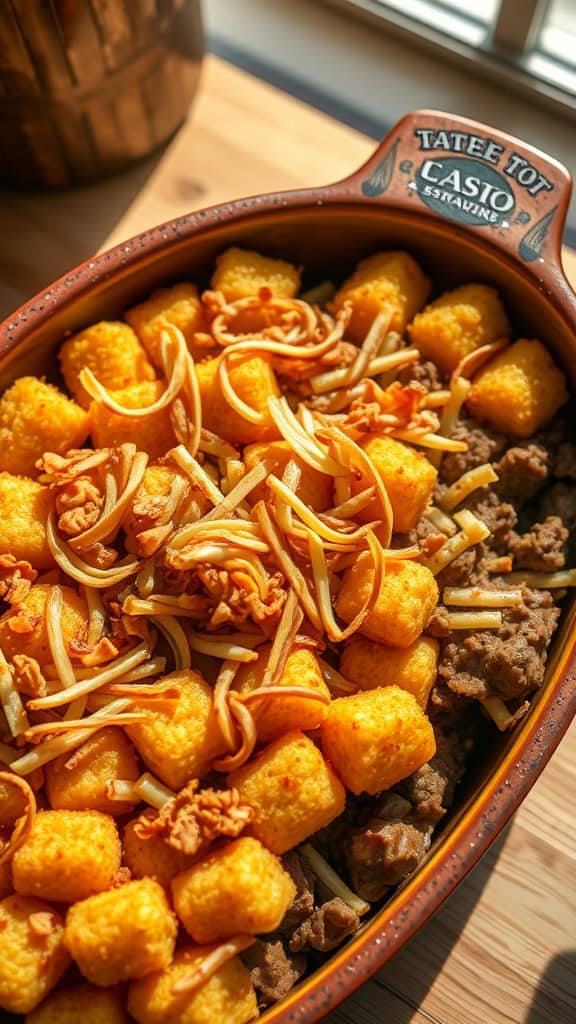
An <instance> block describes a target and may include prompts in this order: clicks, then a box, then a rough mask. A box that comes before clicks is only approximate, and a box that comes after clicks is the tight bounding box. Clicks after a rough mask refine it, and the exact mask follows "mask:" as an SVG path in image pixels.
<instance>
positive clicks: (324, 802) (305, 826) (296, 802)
mask: <svg viewBox="0 0 576 1024" xmlns="http://www.w3.org/2000/svg"><path fill="white" fill-rule="evenodd" d="M228 784H229V785H230V786H231V787H234V788H236V789H237V790H238V791H239V793H240V800H241V803H243V804H249V806H250V807H252V809H253V811H254V820H253V821H252V824H251V826H250V831H251V833H252V834H253V835H254V836H256V838H257V839H259V840H260V842H262V843H264V845H265V846H267V847H268V849H269V850H272V853H285V852H286V850H290V849H291V848H292V847H293V846H297V844H298V843H301V842H303V841H304V839H307V838H308V836H311V835H312V834H313V833H314V832H317V831H318V829H321V828H324V826H325V825H328V824H329V823H330V822H331V821H333V820H334V818H337V817H338V815H339V814H342V811H343V810H344V804H345V800H346V793H345V791H344V788H343V786H342V784H341V783H340V781H339V779H338V778H337V777H336V775H335V774H334V772H333V770H332V768H331V767H330V765H329V764H327V763H326V761H325V760H324V758H323V757H322V754H321V753H320V751H319V750H318V748H317V747H316V746H315V745H314V743H313V742H312V740H311V739H309V738H308V736H305V735H304V734H303V733H302V732H297V731H294V732H289V733H286V734H285V735H284V736H281V737H280V739H277V740H275V741H274V743H271V744H270V745H269V746H268V747H264V750H262V751H261V752H260V754H259V755H258V756H257V757H256V758H254V759H253V760H252V761H249V762H248V764H246V765H244V767H243V768H239V769H238V770H237V771H235V772H232V773H231V774H230V775H229V776H228Z"/></svg>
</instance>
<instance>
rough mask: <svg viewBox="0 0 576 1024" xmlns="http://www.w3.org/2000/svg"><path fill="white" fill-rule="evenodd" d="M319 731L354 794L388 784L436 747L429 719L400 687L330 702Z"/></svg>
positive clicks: (326, 750) (378, 789)
mask: <svg viewBox="0 0 576 1024" xmlns="http://www.w3.org/2000/svg"><path fill="white" fill-rule="evenodd" d="M321 733H322V750H323V751H324V754H325V756H326V757H327V758H328V759H329V760H330V761H331V762H332V764H333V765H334V768H335V769H336V771H337V772H338V774H339V776H340V778H341V779H342V781H343V782H344V784H345V786H346V788H347V789H350V790H351V791H352V792H353V793H356V794H359V793H372V794H375V793H380V792H381V791H382V790H384V789H390V788H391V787H392V786H395V785H396V783H397V782H400V780H401V779H405V778H406V776H407V775H410V774H411V773H412V772H414V771H416V769H417V768H420V766H421V765H423V764H424V763H425V762H426V761H429V760H430V758H431V757H433V756H434V754H435V752H436V741H435V739H434V730H433V729H432V726H431V724H430V722H429V721H428V719H427V718H426V715H425V714H424V712H423V711H422V708H421V707H420V705H419V704H418V702H417V701H416V698H415V697H413V696H412V694H411V693H407V692H406V690H401V689H400V687H399V686H386V687H383V688H378V689H375V690H365V691H363V692H362V693H354V694H352V695H351V696H350V697H339V698H338V699H337V700H334V701H332V704H331V706H330V710H329V712H328V716H327V718H326V719H325V721H324V722H323V724H322V728H321Z"/></svg>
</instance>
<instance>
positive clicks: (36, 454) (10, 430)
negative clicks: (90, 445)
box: [0, 377, 90, 477]
mask: <svg viewBox="0 0 576 1024" xmlns="http://www.w3.org/2000/svg"><path fill="white" fill-rule="evenodd" d="M89 432H90V425H89V423H88V416H87V414H86V412H85V411H84V409H81V408H80V406H79V405H77V404H76V402H73V401H72V399H71V398H67V397H66V395H63V394H62V392H61V391H58V388H55V387H54V385H53V384H47V383H46V382H45V381H43V380H40V379H39V378H38V377H20V378H19V379H18V380H17V381H15V382H14V384H13V385H12V387H11V388H8V390H7V391H5V392H4V394H3V395H2V397H1V398H0V470H2V469H5V470H8V472H9V473H14V474H15V475H18V474H19V473H22V474H24V475H26V476H31V477H36V476H37V475H38V470H37V469H36V462H37V460H38V459H39V458H40V456H41V455H43V454H44V452H57V454H58V455H63V454H64V453H65V452H67V451H68V449H69V448H81V447H82V445H83V444H84V441H85V440H86V438H87V437H88V434H89Z"/></svg>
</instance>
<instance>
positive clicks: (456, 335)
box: [408, 284, 510, 373]
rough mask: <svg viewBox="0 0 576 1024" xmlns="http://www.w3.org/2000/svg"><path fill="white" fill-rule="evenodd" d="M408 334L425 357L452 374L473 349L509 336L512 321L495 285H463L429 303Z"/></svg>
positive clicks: (416, 318)
mask: <svg viewBox="0 0 576 1024" xmlns="http://www.w3.org/2000/svg"><path fill="white" fill-rule="evenodd" d="M408 333H409V335H410V342H411V344H412V345H415V346H416V347H417V348H419V349H420V352H421V354H422V356H423V357H424V359H432V360H433V362H435V363H436V365H437V366H439V367H440V369H441V370H443V371H444V373H451V372H452V370H454V369H455V368H456V366H457V365H458V363H459V362H460V360H461V359H463V358H464V356H467V355H468V354H469V353H470V352H473V351H474V349H476V348H480V346H481V345H490V344H492V342H493V341H497V340H498V339H499V338H506V337H507V336H508V335H509V334H510V322H509V320H508V317H507V316H506V311H505V309H504V306H503V305H502V302H501V300H500V296H499V295H498V292H497V291H496V289H495V288H489V287H488V285H485V284H464V285H462V286H461V287H460V288H455V289H454V291H451V292H445V293H444V295H441V296H440V298H438V299H435V300H434V302H431V303H430V305H429V306H426V309H424V310H422V312H421V313H418V314H417V316H415V317H414V321H413V323H412V324H411V325H410V327H409V328H408Z"/></svg>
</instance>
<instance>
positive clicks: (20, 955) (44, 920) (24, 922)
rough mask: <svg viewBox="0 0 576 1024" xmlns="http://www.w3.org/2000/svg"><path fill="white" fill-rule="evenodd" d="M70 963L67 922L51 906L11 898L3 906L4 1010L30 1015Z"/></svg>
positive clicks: (0, 987) (0, 982)
mask: <svg viewBox="0 0 576 1024" xmlns="http://www.w3.org/2000/svg"><path fill="white" fill-rule="evenodd" d="M69 963H70V956H69V954H68V951H67V950H66V947H65V945H64V922H63V921H62V918H61V917H60V914H58V913H56V911H55V910H54V908H53V907H51V906H50V904H49V903H45V902H44V901H43V900H36V899H32V898H31V897H30V896H8V897H7V898H6V899H4V900H2V902H1V903H0V1008H1V1009H3V1010H8V1012H9V1013H29V1012H30V1010H33V1009H34V1008H35V1007H36V1006H38V1004H39V1003H40V1002H41V1001H42V1000H43V999H44V996H46V995H48V993H49V992H50V990H51V989H53V988H54V986H55V985H56V983H57V982H58V981H59V980H60V978H61V977H62V975H63V974H64V971H65V970H66V968H67V967H68V965H69Z"/></svg>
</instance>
